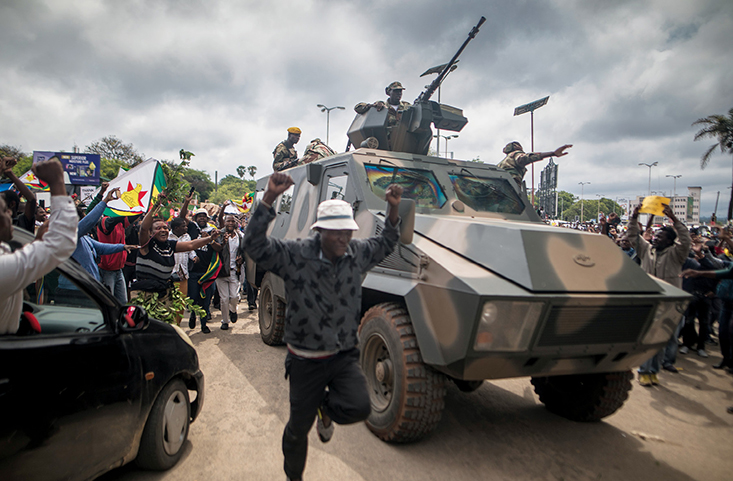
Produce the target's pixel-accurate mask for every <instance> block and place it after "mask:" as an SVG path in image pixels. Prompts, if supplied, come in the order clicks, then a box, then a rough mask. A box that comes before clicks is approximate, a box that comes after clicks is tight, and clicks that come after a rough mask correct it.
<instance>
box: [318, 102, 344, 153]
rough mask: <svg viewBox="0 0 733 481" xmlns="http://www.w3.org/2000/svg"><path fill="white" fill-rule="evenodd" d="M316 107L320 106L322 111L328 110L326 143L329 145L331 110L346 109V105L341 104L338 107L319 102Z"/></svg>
mask: <svg viewBox="0 0 733 481" xmlns="http://www.w3.org/2000/svg"><path fill="white" fill-rule="evenodd" d="M316 107H318V108H320V109H321V112H326V145H328V144H329V142H328V141H329V138H328V134H329V131H330V130H331V111H332V110H333V109H339V110H344V108H345V107H341V106H340V105H338V106H336V107H326V106H325V105H322V104H318V105H316Z"/></svg>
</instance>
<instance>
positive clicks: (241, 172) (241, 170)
mask: <svg viewBox="0 0 733 481" xmlns="http://www.w3.org/2000/svg"><path fill="white" fill-rule="evenodd" d="M246 173H247V169H246V168H245V167H244V166H243V165H240V166H239V167H237V175H238V176H239V177H240V178H241V179H242V180H244V174H246Z"/></svg>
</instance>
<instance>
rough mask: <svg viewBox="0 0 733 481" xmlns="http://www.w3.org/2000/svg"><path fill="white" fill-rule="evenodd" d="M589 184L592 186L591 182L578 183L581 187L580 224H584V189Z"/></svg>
mask: <svg viewBox="0 0 733 481" xmlns="http://www.w3.org/2000/svg"><path fill="white" fill-rule="evenodd" d="M587 184H590V182H578V185H579V186H580V223H581V224H582V223H583V187H585V186H586V185H587Z"/></svg>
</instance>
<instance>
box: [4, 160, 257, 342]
mask: <svg viewBox="0 0 733 481" xmlns="http://www.w3.org/2000/svg"><path fill="white" fill-rule="evenodd" d="M1 162H2V163H1V164H0V172H4V173H5V174H6V176H7V177H8V178H10V179H11V180H12V181H13V184H14V186H15V187H16V189H17V190H18V192H19V193H20V196H19V195H18V194H17V193H15V192H14V191H12V190H6V191H4V192H2V196H1V197H0V198H1V199H2V201H3V204H4V205H2V206H0V207H2V210H3V213H4V214H7V219H8V222H7V224H8V225H7V232H5V233H4V235H3V237H4V238H3V239H2V240H3V241H4V242H8V243H10V241H11V237H12V228H11V226H14V227H15V228H20V229H23V230H25V231H27V232H29V233H31V234H35V236H36V239H37V240H38V241H43V238H44V234H45V233H46V232H47V231H48V229H49V223H50V220H51V219H50V218H47V212H46V210H45V208H44V207H42V206H40V205H38V204H39V203H38V202H37V199H36V196H35V195H34V194H33V192H32V191H31V190H30V189H29V188H28V187H27V186H26V185H25V184H24V183H23V182H22V181H21V180H20V179H18V177H17V176H15V175H14V174H13V172H12V167H13V165H14V164H15V159H12V158H2V159H1ZM58 168H60V164H58V161H48V163H46V162H42V163H38V164H37V165H36V166H34V170H38V173H37V175H38V176H39V177H40V178H43V176H44V175H45V176H46V177H48V178H49V180H50V181H51V182H56V181H57V179H56V178H55V174H56V170H57V169H58ZM49 172H50V173H49ZM44 180H45V179H44ZM49 186H51V183H49ZM56 187H57V192H58V196H63V197H64V198H65V199H67V200H69V201H70V202H71V204H72V207H73V208H74V211H75V219H74V220H71V221H68V222H66V223H65V224H67V225H64V226H59V227H60V228H62V230H63V229H64V228H65V229H66V230H69V232H67V234H69V235H71V236H73V238H74V239H75V243H74V244H75V245H74V249H73V252H72V253H71V257H72V258H73V259H74V260H76V261H77V262H78V263H79V264H80V265H81V266H82V267H83V268H84V269H85V270H86V271H87V272H88V273H89V274H91V275H92V276H93V277H94V278H95V279H96V280H97V281H99V282H101V283H102V284H104V285H105V286H106V287H107V288H108V289H109V290H110V292H111V293H112V295H113V296H114V297H115V298H116V299H117V300H118V301H119V302H120V303H121V304H123V305H125V304H127V303H128V301H130V300H131V299H136V300H138V301H140V300H146V299H148V298H149V297H150V296H152V295H153V294H156V295H157V297H156V299H157V300H158V301H160V302H161V303H162V304H163V305H165V306H170V305H171V302H172V298H173V296H171V295H170V294H171V288H172V287H173V286H174V285H175V286H176V287H177V288H178V290H179V291H180V292H181V294H182V295H183V296H184V297H185V296H187V297H189V298H190V299H191V301H193V303H194V304H195V305H197V306H199V307H200V308H201V311H199V312H203V315H201V316H200V319H198V321H199V322H200V326H201V331H202V332H204V333H206V334H208V333H209V332H211V331H210V329H209V327H208V326H207V322H208V321H209V320H210V319H211V317H212V313H211V308H212V301H213V305H214V308H219V309H221V311H222V316H221V328H222V329H224V330H226V329H228V328H229V323H230V322H236V321H237V304H238V302H239V299H240V295H241V296H242V297H244V296H246V298H247V300H248V304H249V309H250V310H253V309H255V308H256V307H257V305H256V298H257V291H256V289H255V288H253V287H252V286H251V285H249V284H248V283H247V282H246V280H245V273H244V272H245V269H244V268H243V263H244V249H243V245H244V233H243V230H244V226H245V225H244V222H245V219H243V218H242V219H240V218H239V216H236V215H228V214H224V209H225V206H220V208H219V210H218V212H217V213H216V215H215V216H214V217H210V216H209V213H208V211H207V210H206V209H198V210H196V211H195V212H193V215H189V209H188V206H189V204H190V202H191V200H192V197H193V191H191V192H190V193H189V195H188V196H187V197H186V198H185V200H184V203H183V205H182V207H181V210H180V212H182V213H183V214H181V215H180V216H179V217H175V218H173V219H172V220H171V221H170V222H167V221H165V220H163V219H161V218H159V217H157V216H158V214H159V211H160V204H161V201H162V200H163V197H162V196H159V197H158V198H157V199H156V200H155V202H154V204H153V205H152V206H151V208H150V209H149V210H148V212H147V214H145V216H142V215H137V216H126V217H125V216H121V217H114V216H106V215H104V213H105V210H106V209H107V204H108V203H109V202H110V201H112V200H114V199H117V198H119V196H120V192H119V189H111V190H110V191H109V192H107V190H108V184H107V183H104V184H102V186H101V188H100V190H99V193H98V194H97V196H96V197H95V198H94V200H93V201H92V202H91V203H90V204H89V206H87V207H84V206H83V205H82V204H80V203H79V202H78V201H74V200H72V199H71V197H68V196H67V195H66V190H65V187H64V185H63V171H62V172H61V185H60V186H56ZM52 196H53V197H52V205H51V208H52V209H53V208H54V205H53V204H54V202H55V201H56V197H57V195H55V194H53V192H52ZM20 197H22V198H23V200H24V201H25V205H24V206H23V203H22V202H21V199H20ZM56 203H58V202H56ZM21 207H22V208H21ZM50 217H54V215H53V210H52V211H51V216H50ZM72 227H73V233H72V231H71V230H70V229H71V228H72ZM46 240H48V239H46ZM34 244H35V243H34ZM44 244H47V242H43V244H41V243H39V245H44ZM48 247H51V248H54V247H56V246H53V245H49V246H48ZM7 250H8V252H7V253H10V252H11V250H12V247H10V244H8V249H7ZM67 257H68V256H67ZM8 259H9V258H6V257H4V256H3V257H2V260H3V261H7V260H8ZM46 260H48V259H46ZM56 265H58V263H56V264H55V265H53V266H51V267H49V268H48V271H50V270H52V269H53V267H55V266H56ZM3 272H4V273H5V272H6V271H5V270H4V271H3ZM7 272H9V271H7ZM3 277H4V278H5V279H6V280H9V281H10V280H12V279H11V278H10V277H8V276H5V275H4V276H3ZM38 277H40V276H38ZM13 284H14V285H16V286H21V287H22V286H25V285H27V284H28V283H20V284H17V283H16V281H15V280H13ZM49 295H50V296H51V297H52V298H55V299H62V300H63V303H64V304H66V305H77V306H81V307H93V305H92V301H91V300H90V299H89V298H88V297H87V296H86V295H85V294H83V293H82V292H81V291H79V289H78V288H77V287H76V286H75V285H74V283H72V282H71V281H70V280H69V279H67V278H66V277H64V276H59V277H58V285H57V286H56V287H55V288H54V289H53V292H52V293H49ZM180 314H182V312H181V313H179V315H178V316H177V319H176V320H177V322H178V323H180V321H181V316H180ZM11 317H15V318H16V319H17V317H18V316H11ZM11 317H8V318H7V319H10V318H11ZM4 318H5V317H4ZM196 321H197V319H196V314H195V313H194V312H192V313H191V317H190V318H189V327H190V328H192V329H193V328H194V327H196ZM11 324H15V325H17V321H16V322H15V323H11ZM16 328H17V327H16ZM7 329H8V330H12V327H7ZM2 332H6V331H2Z"/></svg>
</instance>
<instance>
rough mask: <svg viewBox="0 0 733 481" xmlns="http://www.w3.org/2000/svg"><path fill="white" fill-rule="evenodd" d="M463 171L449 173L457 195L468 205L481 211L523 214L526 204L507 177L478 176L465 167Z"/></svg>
mask: <svg viewBox="0 0 733 481" xmlns="http://www.w3.org/2000/svg"><path fill="white" fill-rule="evenodd" d="M461 172H467V174H463V173H458V174H456V173H451V174H449V177H450V181H451V183H452V184H453V190H455V192H456V197H458V199H459V200H460V201H461V202H463V203H464V204H466V205H467V206H468V207H470V208H471V209H473V210H475V211H479V212H498V213H502V214H521V213H522V211H524V204H523V203H522V201H521V199H520V198H519V196H518V195H517V193H516V191H515V190H514V188H513V187H512V186H511V185H510V184H509V181H508V180H506V179H486V178H483V177H476V176H475V175H471V174H470V173H468V171H467V170H466V169H463V170H462V171H461Z"/></svg>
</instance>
